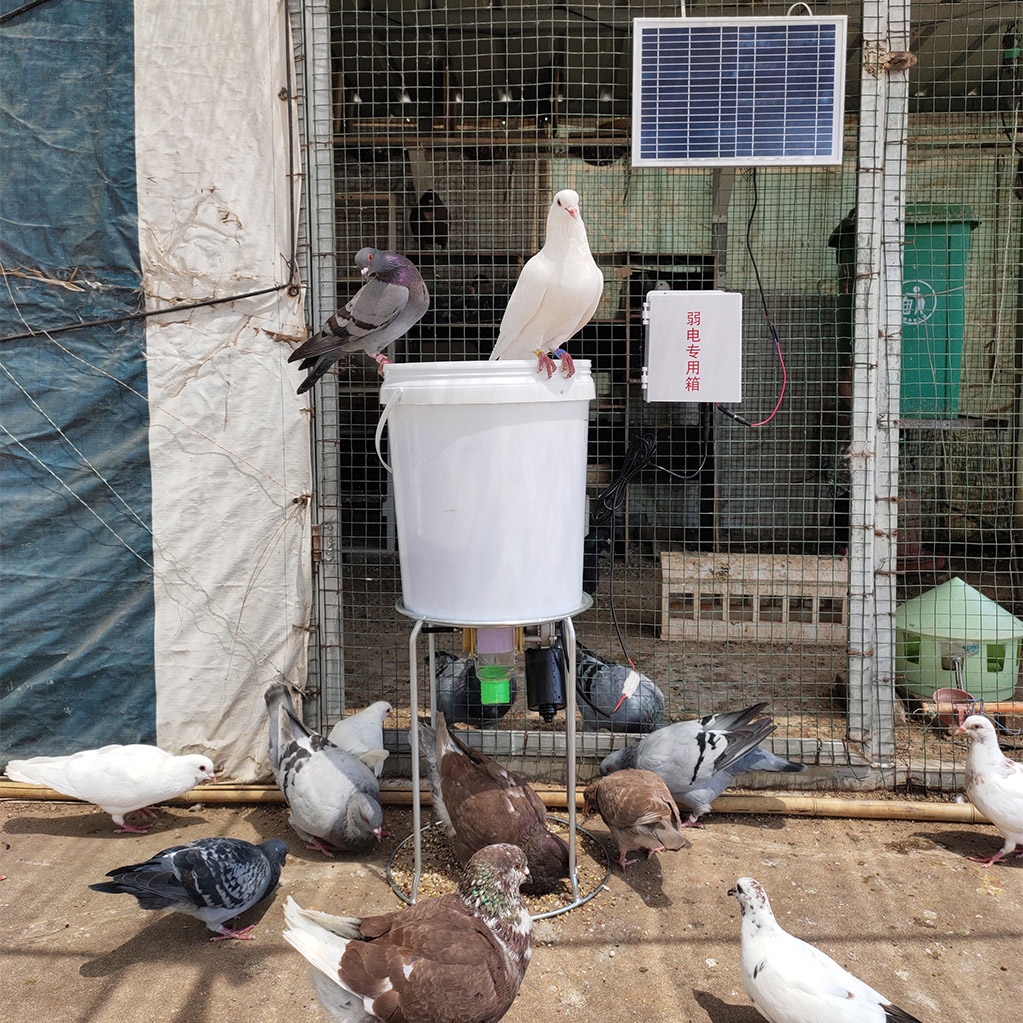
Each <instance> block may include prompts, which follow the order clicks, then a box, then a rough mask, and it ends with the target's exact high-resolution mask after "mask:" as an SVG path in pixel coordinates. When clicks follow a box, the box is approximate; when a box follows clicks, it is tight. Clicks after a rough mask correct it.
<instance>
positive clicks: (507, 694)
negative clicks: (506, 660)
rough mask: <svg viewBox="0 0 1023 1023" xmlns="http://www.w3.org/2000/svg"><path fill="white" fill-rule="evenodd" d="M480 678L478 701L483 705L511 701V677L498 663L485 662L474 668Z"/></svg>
mask: <svg viewBox="0 0 1023 1023" xmlns="http://www.w3.org/2000/svg"><path fill="white" fill-rule="evenodd" d="M476 676H477V677H478V678H479V680H480V702H481V703H482V704H484V705H485V706H492V705H493V704H497V703H511V679H510V678H509V677H508V669H507V668H505V667H504V666H503V665H500V664H487V665H484V666H483V667H481V668H477V669H476Z"/></svg>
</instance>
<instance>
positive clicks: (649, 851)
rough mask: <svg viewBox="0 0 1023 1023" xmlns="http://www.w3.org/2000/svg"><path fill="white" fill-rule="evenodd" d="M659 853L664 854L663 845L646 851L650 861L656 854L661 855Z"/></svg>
mask: <svg viewBox="0 0 1023 1023" xmlns="http://www.w3.org/2000/svg"><path fill="white" fill-rule="evenodd" d="M659 852H664V846H663V845H659V846H658V847H657V848H656V849H647V851H646V858H647V859H650V857H651V856H653V854H654V853H659Z"/></svg>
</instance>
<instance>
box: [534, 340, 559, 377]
mask: <svg viewBox="0 0 1023 1023" xmlns="http://www.w3.org/2000/svg"><path fill="white" fill-rule="evenodd" d="M533 354H534V355H536V358H537V360H538V362H537V367H536V371H537V373H542V372H543V371H544V370H547V379H548V380H550V378H551V377H552V376H554V371H555V370H556V369H557V368H558V367H557V365H556V364H555V362H554V360H553V359H552V358H551V357H550V356H549V355H548V354H547V353H546V352H545V351H542V350H541V349H539V348H538V349H537V350H536V351H535V352H534V353H533Z"/></svg>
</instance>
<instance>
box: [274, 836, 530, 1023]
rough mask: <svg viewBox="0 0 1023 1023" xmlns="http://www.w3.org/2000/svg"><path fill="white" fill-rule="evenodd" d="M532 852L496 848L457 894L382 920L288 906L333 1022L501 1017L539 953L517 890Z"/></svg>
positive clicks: (475, 860)
mask: <svg viewBox="0 0 1023 1023" xmlns="http://www.w3.org/2000/svg"><path fill="white" fill-rule="evenodd" d="M528 875H529V868H528V867H527V866H526V856H525V854H524V853H523V852H522V850H521V849H519V848H517V847H516V846H514V845H489V846H486V847H485V848H483V849H481V850H480V851H479V852H477V853H476V854H475V855H474V856H473V857H472V859H471V860H469V862H468V863H467V864H466V867H465V872H464V874H463V876H462V879H461V881H460V883H459V885H458V891H457V892H453V893H451V894H449V895H440V896H438V897H437V898H433V899H421V900H420V901H419V902H416V903H415V904H414V905H412V906H409V907H408V908H407V909H399V910H394V911H392V912H389V913H381V914H380V915H378V916H369V917H363V918H361V919H360V918H359V917H348V916H331V915H329V914H327V913H318V912H316V911H314V910H309V909H303V908H302V907H301V906H299V905H298V903H297V902H295V900H294V899H292V898H288V900H287V901H286V902H285V905H284V920H285V923H286V924H287V925H288V929H287V930H286V931H285V932H284V937H285V939H286V940H287V941H288V942H289V944H291V945H293V946H294V947H295V948H296V949H297V950H298V951H299V952H300V953H301V954H302V955H303V956H304V957H305V959H306V960H307V961H308V962H309V964H310V970H309V977H310V980H311V981H312V983H313V987H314V988H315V989H316V995H317V997H318V998H319V1000H320V1003H321V1004H322V1005H323V1007H324V1009H326V1010H327V1014H328V1015H329V1016H330V1018H331V1019H332V1020H334V1021H335V1023H373V1021H374V1020H390V1021H392V1023H397V1021H399V1020H401V1021H403V1023H452V1021H455V1020H457V1021H461V1023H496V1021H497V1020H499V1019H500V1018H501V1017H502V1016H504V1014H505V1013H506V1012H507V1011H508V1009H509V1008H510V1007H511V1004H512V1002H513V1001H514V1000H515V995H516V994H517V992H518V990H519V985H520V984H521V983H522V978H523V977H524V976H525V973H526V967H527V966H528V965H529V959H530V955H531V952H532V947H531V933H532V920H531V919H530V916H529V911H528V909H527V908H526V904H525V903H524V902H523V900H522V894H521V893H520V891H519V886H520V884H521V883H522V881H523V880H524V879H525V878H526V877H528Z"/></svg>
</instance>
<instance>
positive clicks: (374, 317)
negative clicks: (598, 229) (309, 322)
mask: <svg viewBox="0 0 1023 1023" xmlns="http://www.w3.org/2000/svg"><path fill="white" fill-rule="evenodd" d="M355 265H356V266H357V267H358V268H359V272H360V273H361V274H362V276H363V277H365V278H366V283H365V284H364V285H363V286H362V287H361V288H360V289H359V290H358V291H357V292H356V293H355V296H354V297H353V298H352V299H351V300H350V301H349V303H348V304H347V305H346V306H345V307H344V309H342V310H341V311H339V312H336V313H334V315H333V316H331V317H330V318H329V319H328V320H327V322H326V323H324V325H323V326H322V327H321V328H320V329H319V331H317V333H315V334H314V335H313V336H312V337H311V338H309V340H308V341H306V342H304V343H303V344H301V345H299V347H298V348H296V349H295V350H294V351H293V352H292V353H291V355H290V357H289V358H288V362H298V363H299V367H298V368H299V369H302V370H308V371H309V375H308V376H307V377H306V378H305V380H303V381H302V383H301V384H300V385H299V388H298V393H299V394H303V393H305V392H306V391H308V390H309V388H310V387H312V386H313V384H315V383H316V381H317V380H319V379H320V377H322V376H323V374H324V373H326V372H327V370H328V369H330V367H331V366H332V365H333V364H334V363H335V362H337V360H338V359H339V358H341V356H342V355H345V354H347V353H349V352H365V353H366V354H367V355H369V356H370V357H371V358H373V359H374V360H376V363H377V366H378V367H379V370H380V372H381V373H383V371H384V366H385V364H386V363H388V362H389V361H390V360H389V359H388V358H387V356H386V355H382V354H381V352H383V350H384V349H385V348H386V347H387V346H388V345H389V344H390V343H391V342H392V341H397V339H398V338H400V337H402V336H403V335H404V334H405V333H406V332H407V331H408V330H409V329H410V328H411V327H412V326H414V325H415V324H416V323H418V322H419V320H421V319H422V318H423V316H424V315H425V314H426V310H427V309H429V308H430V293H429V291H427V288H426V284H425V283H424V281H423V278H422V276H421V275H420V273H419V271H418V270H417V269H416V268H415V266H414V265H413V264H412V263H411V262H409V260H407V259H406V258H405V257H404V256H400V255H398V253H397V252H387V251H385V250H383V249H374V248H365V249H360V250H359V251H358V252H357V253H356V256H355Z"/></svg>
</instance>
